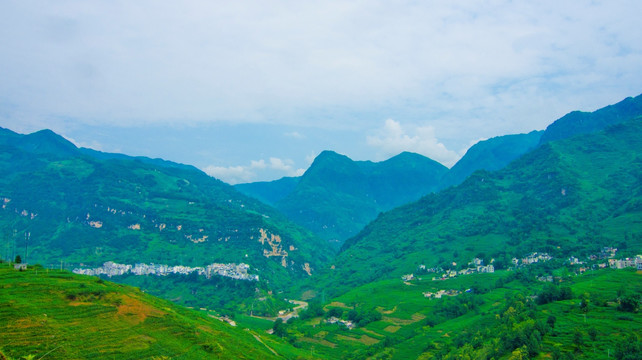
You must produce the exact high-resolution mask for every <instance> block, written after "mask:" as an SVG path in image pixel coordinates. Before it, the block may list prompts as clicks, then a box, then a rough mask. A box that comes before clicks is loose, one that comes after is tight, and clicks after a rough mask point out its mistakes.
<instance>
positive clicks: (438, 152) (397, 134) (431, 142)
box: [366, 119, 461, 167]
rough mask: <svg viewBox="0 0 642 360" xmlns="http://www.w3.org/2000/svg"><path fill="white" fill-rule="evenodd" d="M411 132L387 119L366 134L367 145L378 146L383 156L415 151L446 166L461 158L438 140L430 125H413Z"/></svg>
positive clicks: (396, 122)
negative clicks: (370, 133) (377, 127)
mask: <svg viewBox="0 0 642 360" xmlns="http://www.w3.org/2000/svg"><path fill="white" fill-rule="evenodd" d="M412 132H413V134H408V130H407V129H405V128H404V127H403V126H402V125H401V123H399V122H398V121H395V120H392V119H388V120H386V122H385V124H384V126H383V127H381V128H379V129H376V130H375V131H373V134H372V135H369V136H367V138H366V140H367V143H368V145H370V146H372V147H375V148H378V149H379V151H380V154H381V155H382V156H383V157H384V158H388V157H391V156H394V155H397V154H399V153H401V152H403V151H410V152H415V153H418V154H422V155H424V156H427V157H429V158H431V159H433V160H435V161H438V162H440V163H442V164H444V165H446V166H448V167H451V166H453V165H454V164H455V163H456V162H457V160H459V159H460V158H461V154H458V153H457V152H455V151H452V150H449V149H447V148H446V146H445V145H444V144H442V143H441V142H439V139H437V137H436V135H435V130H434V129H433V128H432V127H431V126H423V127H415V128H414V129H412Z"/></svg>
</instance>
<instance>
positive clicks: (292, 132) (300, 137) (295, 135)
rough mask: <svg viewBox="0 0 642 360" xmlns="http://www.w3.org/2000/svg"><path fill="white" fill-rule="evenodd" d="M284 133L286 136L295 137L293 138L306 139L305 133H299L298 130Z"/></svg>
mask: <svg viewBox="0 0 642 360" xmlns="http://www.w3.org/2000/svg"><path fill="white" fill-rule="evenodd" d="M283 135H285V136H286V137H290V138H293V139H305V135H303V134H301V133H299V132H298V131H291V132H287V133H285V134H283Z"/></svg>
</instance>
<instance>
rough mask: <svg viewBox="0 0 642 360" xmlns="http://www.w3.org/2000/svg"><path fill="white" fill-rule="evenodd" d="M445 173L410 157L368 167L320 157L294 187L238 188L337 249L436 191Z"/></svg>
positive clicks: (337, 157)
mask: <svg viewBox="0 0 642 360" xmlns="http://www.w3.org/2000/svg"><path fill="white" fill-rule="evenodd" d="M446 171H447V168H446V167H445V166H443V165H441V164H439V163H437V162H435V161H433V160H430V159H428V158H426V157H423V156H421V155H418V154H412V153H402V154H399V155H397V156H395V157H393V158H391V159H388V160H386V161H383V162H378V163H372V162H369V161H352V160H351V159H349V158H348V157H346V156H343V155H339V154H337V153H334V152H332V151H324V152H322V153H321V154H320V155H319V156H318V157H317V158H316V159H315V160H314V162H313V163H312V165H311V166H310V168H309V169H308V170H307V171H306V172H305V174H304V175H303V176H302V177H301V178H300V179H299V180H298V182H297V183H296V184H294V181H292V180H289V179H287V178H284V179H281V180H278V181H275V182H271V183H257V184H243V185H237V188H239V189H240V190H241V191H244V192H246V194H249V195H252V196H255V197H256V198H258V199H265V198H269V201H270V202H271V203H273V204H274V205H275V206H276V208H277V209H279V210H281V211H282V212H283V213H284V214H286V215H287V216H288V217H289V218H290V219H292V220H294V221H295V222H297V223H298V224H300V225H303V226H305V227H306V228H308V229H310V230H312V231H313V232H315V233H316V234H317V235H319V236H320V237H322V238H323V239H326V240H332V241H333V244H335V245H336V246H340V245H341V243H342V242H343V240H345V239H347V238H348V237H350V236H352V235H355V234H357V233H358V232H359V230H361V229H362V228H363V227H364V226H365V225H366V224H367V223H368V222H370V221H372V220H373V219H375V218H376V217H377V215H378V214H379V213H380V212H381V211H385V210H389V209H392V208H393V207H395V206H399V205H402V204H404V203H407V202H410V201H414V200H417V199H419V198H420V197H421V196H423V195H425V194H428V193H430V192H431V191H434V190H436V188H437V184H438V182H439V180H440V178H441V177H442V176H443V174H445V173H446ZM292 185H295V186H294V187H292ZM287 191H289V193H287V195H284V193H285V192H287ZM268 194H272V195H268ZM274 194H279V195H274Z"/></svg>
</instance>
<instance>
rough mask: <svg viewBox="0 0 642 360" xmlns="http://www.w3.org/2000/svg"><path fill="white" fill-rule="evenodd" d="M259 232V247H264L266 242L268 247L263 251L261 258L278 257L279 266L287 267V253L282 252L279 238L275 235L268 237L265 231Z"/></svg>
mask: <svg viewBox="0 0 642 360" xmlns="http://www.w3.org/2000/svg"><path fill="white" fill-rule="evenodd" d="M259 231H260V232H261V237H260V238H259V242H260V243H261V245H265V243H266V242H267V245H268V246H269V248H268V249H263V256H265V257H267V258H269V257H273V256H280V257H281V265H282V266H283V267H287V266H288V260H287V258H288V252H287V251H286V250H283V244H282V241H281V237H280V236H279V235H277V234H270V235H269V236H268V233H267V231H266V230H265V229H259Z"/></svg>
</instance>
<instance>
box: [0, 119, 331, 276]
mask: <svg viewBox="0 0 642 360" xmlns="http://www.w3.org/2000/svg"><path fill="white" fill-rule="evenodd" d="M0 171H1V172H2V173H3V176H2V177H1V178H0V198H2V199H3V200H2V205H3V207H2V209H0V214H1V216H0V229H2V230H1V231H2V234H3V239H6V240H8V241H7V243H6V246H5V243H3V249H2V255H3V257H5V258H8V257H13V256H15V255H16V254H20V255H22V257H23V259H26V261H28V262H29V263H42V264H60V263H61V262H63V264H67V265H69V266H74V267H77V266H84V267H94V266H98V265H101V264H102V263H103V262H105V261H115V262H119V263H125V264H135V263H157V264H168V265H185V266H205V265H208V264H211V263H214V262H217V263H237V264H238V263H247V264H249V265H250V272H251V273H253V274H258V275H259V276H260V278H261V279H262V280H267V281H270V284H271V285H270V286H272V287H276V288H282V287H283V286H286V285H289V284H290V283H291V281H292V280H293V279H297V278H304V277H308V276H309V274H308V273H314V272H315V271H316V269H318V268H319V267H320V266H321V264H323V263H324V262H325V261H327V259H328V258H329V257H330V256H332V254H333V253H332V250H331V249H330V248H329V247H328V246H327V244H326V242H324V241H322V240H320V239H318V238H316V237H315V236H314V235H312V234H311V233H309V232H307V231H306V230H304V229H302V228H301V227H299V226H296V225H294V224H292V223H290V222H289V221H287V220H286V219H285V218H284V217H283V216H282V215H280V214H279V213H278V212H276V211H274V210H273V209H272V208H269V207H267V206H265V205H263V204H262V203H260V202H258V201H256V200H253V199H251V198H248V197H246V196H244V195H242V194H240V193H238V192H237V191H236V190H234V188H233V187H231V186H229V185H227V184H225V183H223V182H221V181H218V180H216V179H214V178H211V177H209V176H207V175H206V174H205V173H203V172H201V171H199V170H197V169H195V168H193V167H190V166H185V165H180V164H174V163H171V162H165V161H162V160H152V159H146V158H131V157H126V156H123V155H113V154H104V153H98V152H93V151H87V150H79V149H77V148H76V147H75V146H74V145H73V144H71V143H69V142H68V141H66V140H65V139H63V138H62V137H60V136H58V135H56V134H54V133H52V132H50V131H41V132H38V133H35V134H30V135H19V134H15V133H11V132H8V131H4V132H3V134H2V136H1V137H0ZM81 264H82V265H81Z"/></svg>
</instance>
